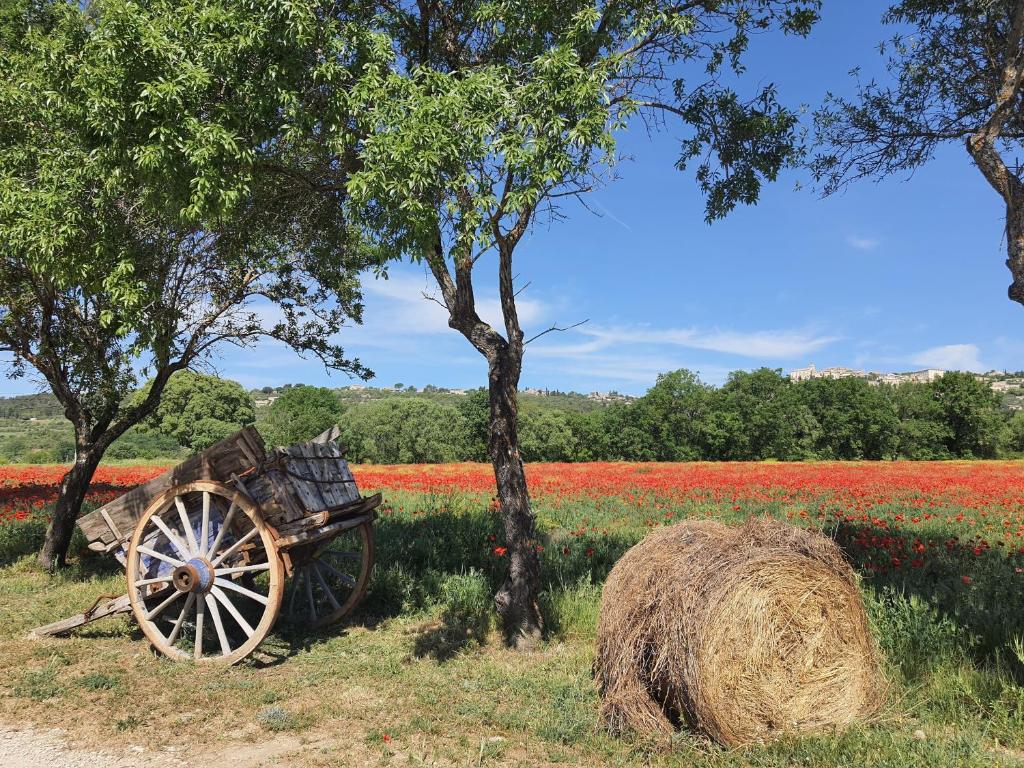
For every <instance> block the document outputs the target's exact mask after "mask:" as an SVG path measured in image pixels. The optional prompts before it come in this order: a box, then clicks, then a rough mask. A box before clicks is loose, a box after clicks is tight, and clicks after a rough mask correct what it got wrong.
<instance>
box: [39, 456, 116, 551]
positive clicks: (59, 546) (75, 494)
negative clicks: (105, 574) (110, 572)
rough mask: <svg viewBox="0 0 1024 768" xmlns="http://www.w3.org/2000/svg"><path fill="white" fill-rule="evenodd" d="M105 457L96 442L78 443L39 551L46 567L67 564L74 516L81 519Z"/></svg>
mask: <svg viewBox="0 0 1024 768" xmlns="http://www.w3.org/2000/svg"><path fill="white" fill-rule="evenodd" d="M102 457H103V450H102V448H100V447H99V446H97V445H87V446H83V445H79V446H78V448H77V449H76V452H75V463H74V465H72V467H71V469H70V470H68V473H67V474H66V475H64V479H63V480H62V481H61V484H60V495H59V496H58V497H57V505H56V507H54V510H53V519H52V520H50V525H49V527H48V528H47V529H46V540H45V541H44V542H43V549H42V551H41V552H40V553H39V564H40V565H41V566H42V567H43V568H46V569H47V570H53V569H54V568H62V567H63V566H65V565H66V564H67V557H68V547H70V546H71V536H72V534H73V533H74V532H75V520H77V519H78V513H79V512H80V511H81V509H82V502H83V501H84V500H85V493H86V491H88V490H89V483H91V482H92V476H93V475H94V474H95V473H96V467H97V466H99V463H100V459H101V458H102Z"/></svg>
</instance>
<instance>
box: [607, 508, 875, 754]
mask: <svg viewBox="0 0 1024 768" xmlns="http://www.w3.org/2000/svg"><path fill="white" fill-rule="evenodd" d="M595 672H596V675H597V679H598V685H599V687H600V690H601V698H602V702H601V719H602V721H603V722H604V724H605V725H606V726H607V727H608V728H609V729H610V730H611V731H613V732H616V733H620V732H623V731H626V730H633V731H636V732H638V733H640V734H643V735H651V734H657V733H670V732H671V731H672V730H673V729H674V728H675V727H677V726H679V725H684V724H685V725H689V726H690V727H692V728H694V729H696V730H698V731H701V732H703V733H705V734H707V735H708V736H710V737H711V738H713V739H714V740H716V741H718V742H719V743H721V744H725V745H729V746H736V745H741V744H749V743H753V742H760V741H765V740H768V739H771V738H774V737H776V736H778V735H780V734H781V733H783V732H806V731H816V730H822V729H828V728H834V727H843V726H846V725H848V724H850V723H852V722H854V721H857V720H863V719H866V718H868V717H870V716H871V715H873V714H874V713H876V712H877V711H878V709H879V707H880V706H881V705H882V703H883V701H884V698H885V689H886V686H885V680H884V677H883V675H882V673H881V671H880V659H879V655H878V651H877V647H876V645H875V643H874V640H873V638H872V636H871V633H870V630H869V627H868V621H867V616H866V615H865V613H864V604H863V601H862V599H861V595H860V591H859V589H858V579H857V575H856V574H855V573H854V572H853V569H852V568H850V566H849V564H848V563H847V562H846V560H845V559H844V558H843V555H842V553H841V551H840V550H839V548H838V547H837V546H836V545H835V543H833V542H832V541H831V540H830V539H827V538H825V537H824V536H822V535H820V534H818V533H814V532H811V531H807V530H804V529H800V528H794V527H792V526H788V525H784V524H782V523H779V522H776V521H774V520H771V519H767V518H765V519H752V520H749V521H748V522H747V523H746V525H744V526H743V527H741V528H733V527H728V526H725V525H722V524H721V523H716V522H712V521H705V520H696V521H689V522H685V523H681V524H679V525H674V526H670V527H666V528H662V529H659V530H657V531H656V532H654V533H652V534H651V535H650V536H648V537H647V538H646V539H645V540H644V541H642V542H641V543H640V544H638V545H636V546H635V547H633V548H632V549H631V550H629V551H628V552H627V553H626V554H625V555H624V556H623V557H622V559H621V560H619V562H618V563H617V564H616V565H615V567H614V568H613V569H612V572H611V574H610V575H609V577H608V581H607V583H606V584H605V587H604V595H603V599H602V604H601V617H600V620H599V623H598V635H597V661H596V663H595Z"/></svg>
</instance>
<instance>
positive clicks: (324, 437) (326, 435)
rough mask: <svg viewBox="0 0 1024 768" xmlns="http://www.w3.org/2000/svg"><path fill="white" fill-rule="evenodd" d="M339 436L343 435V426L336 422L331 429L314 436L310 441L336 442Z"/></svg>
mask: <svg viewBox="0 0 1024 768" xmlns="http://www.w3.org/2000/svg"><path fill="white" fill-rule="evenodd" d="M339 437H341V427H339V426H338V425H337V424H335V425H334V426H333V427H331V428H330V429H328V430H325V431H323V432H321V433H320V434H319V435H317V436H316V437H314V438H313V439H312V440H311V441H310V442H312V443H318V444H321V445H323V444H326V443H334V442H336V441H337V440H338V438H339Z"/></svg>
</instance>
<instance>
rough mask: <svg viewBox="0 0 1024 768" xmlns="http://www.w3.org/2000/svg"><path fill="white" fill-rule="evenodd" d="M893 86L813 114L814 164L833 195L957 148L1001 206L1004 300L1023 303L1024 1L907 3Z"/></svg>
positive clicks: (898, 17)
mask: <svg viewBox="0 0 1024 768" xmlns="http://www.w3.org/2000/svg"><path fill="white" fill-rule="evenodd" d="M884 21H885V22H887V23H890V24H896V25H899V26H900V31H899V32H898V33H897V34H896V35H895V36H894V37H893V39H892V41H891V42H890V43H889V44H888V45H885V46H883V47H882V49H883V51H884V52H887V53H888V61H887V67H888V71H889V74H890V75H891V76H892V82H890V83H878V82H875V81H874V80H872V81H869V82H867V83H858V94H857V97H856V98H855V99H852V100H850V99H844V98H839V97H836V96H832V95H830V96H829V97H828V101H827V103H826V105H825V106H824V107H823V108H822V109H821V110H820V111H819V112H818V113H817V114H816V117H815V122H816V126H817V133H818V140H819V142H821V144H822V145H823V148H822V151H821V152H820V153H819V154H818V155H817V156H816V157H815V159H814V161H813V164H812V167H813V169H814V172H815V175H816V176H817V178H818V179H819V180H820V181H822V182H823V184H824V191H825V192H826V193H832V192H835V191H837V190H839V189H842V188H843V187H844V186H845V185H847V184H848V183H850V182H851V181H854V180H857V179H863V178H870V177H875V178H878V177H883V176H888V175H891V174H894V173H899V174H904V175H905V174H906V173H907V172H908V171H913V170H914V169H916V168H919V167H920V166H922V165H924V164H925V163H927V162H928V161H929V160H930V159H931V158H932V157H933V156H934V154H935V151H936V150H937V149H938V147H940V146H941V145H944V144H949V143H953V144H959V145H961V146H963V147H964V149H965V150H966V152H967V154H968V156H969V157H970V159H971V160H972V161H973V162H974V164H975V166H977V168H978V170H979V171H981V173H982V175H983V176H984V177H985V179H986V180H987V181H988V183H989V184H990V185H991V186H992V189H994V190H995V191H996V193H997V194H998V195H999V197H1000V198H1001V199H1002V200H1003V203H1004V205H1005V210H1006V248H1007V261H1006V265H1007V267H1009V270H1010V275H1011V278H1012V282H1011V284H1010V287H1009V296H1010V299H1012V300H1013V301H1016V302H1018V303H1020V304H1024V179H1022V175H1021V174H1022V171H1021V166H1020V165H1019V163H1018V162H1017V160H1016V159H1015V157H1014V153H1015V152H1019V151H1020V148H1021V140H1022V139H1024V114H1022V111H1021V104H1022V86H1024V0H903V1H902V2H899V3H895V4H893V5H892V6H890V8H889V10H888V12H887V13H886V14H885V16H884Z"/></svg>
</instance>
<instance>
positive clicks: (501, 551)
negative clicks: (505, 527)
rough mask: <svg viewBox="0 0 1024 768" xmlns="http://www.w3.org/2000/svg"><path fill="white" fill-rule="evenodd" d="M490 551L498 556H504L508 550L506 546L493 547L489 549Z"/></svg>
mask: <svg viewBox="0 0 1024 768" xmlns="http://www.w3.org/2000/svg"><path fill="white" fill-rule="evenodd" d="M491 552H493V553H494V554H495V555H497V556H498V557H504V556H505V553H506V552H508V548H507V547H495V548H494V549H492V550H491Z"/></svg>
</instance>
